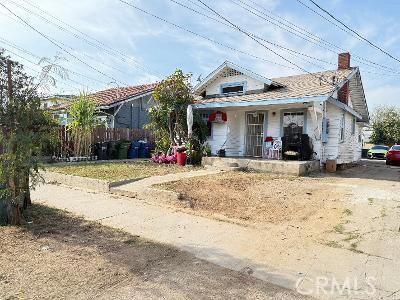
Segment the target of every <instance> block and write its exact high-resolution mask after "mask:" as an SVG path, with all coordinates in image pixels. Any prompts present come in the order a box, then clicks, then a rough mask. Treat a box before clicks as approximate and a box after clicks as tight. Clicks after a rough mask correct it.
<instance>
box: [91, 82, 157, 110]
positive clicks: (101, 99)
mask: <svg viewBox="0 0 400 300" xmlns="http://www.w3.org/2000/svg"><path fill="white" fill-rule="evenodd" d="M157 85H158V83H150V84H142V85H137V86H128V87H118V88H111V89H108V90H104V91H99V92H96V93H93V94H91V95H90V96H91V97H92V99H93V100H94V101H96V103H97V104H98V105H99V106H113V105H115V104H118V103H119V102H122V101H124V100H127V99H129V98H133V97H138V96H140V95H143V94H147V93H149V92H152V91H153V90H154V89H155V88H156V87H157Z"/></svg>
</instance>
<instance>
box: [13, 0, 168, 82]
mask: <svg viewBox="0 0 400 300" xmlns="http://www.w3.org/2000/svg"><path fill="white" fill-rule="evenodd" d="M8 1H9V2H13V3H15V2H14V1H12V0H8ZM21 1H23V2H25V3H27V4H28V5H30V6H32V7H34V8H35V9H37V10H38V11H40V12H41V13H42V14H39V13H36V12H32V11H30V13H33V14H35V15H36V16H38V17H39V18H41V19H43V20H45V22H47V23H48V24H52V25H54V26H56V27H57V28H59V29H60V30H62V31H65V32H68V33H70V34H71V35H73V36H74V37H75V38H77V39H80V40H83V41H84V42H85V43H87V44H89V45H91V46H92V47H95V48H97V49H100V50H103V51H105V52H106V53H108V54H110V55H113V57H115V54H117V56H118V57H119V58H120V59H121V60H122V61H123V62H125V63H126V62H128V61H129V60H130V61H132V62H133V63H134V64H135V66H136V68H140V69H141V70H143V71H145V72H149V73H151V74H152V75H156V76H157V77H163V75H162V74H160V73H159V72H156V71H152V69H151V68H150V67H149V66H146V65H144V64H142V63H140V62H138V61H137V60H135V59H133V58H132V57H130V56H128V55H127V54H125V53H123V52H121V51H119V50H117V49H114V48H111V47H110V46H108V45H106V44H105V43H103V42H101V41H100V40H98V39H96V38H93V37H91V36H90V35H88V34H86V33H84V32H83V31H81V30H79V29H78V28H76V27H74V26H72V25H70V24H68V23H66V22H64V21H63V20H61V19H60V18H58V17H56V16H54V15H52V14H50V13H49V12H47V11H45V10H43V9H42V8H40V7H39V6H37V5H35V4H33V3H31V2H30V1H27V0H21ZM15 4H16V3H15ZM16 5H18V6H19V7H21V8H23V9H24V10H28V8H26V7H24V6H22V5H21V4H16ZM43 14H44V15H46V16H48V17H50V18H52V19H54V20H56V21H58V22H59V23H61V24H63V25H65V26H66V27H68V28H71V29H72V30H74V31H76V32H78V33H79V34H80V35H78V34H76V33H75V32H73V31H72V30H70V29H68V28H65V27H63V26H61V25H59V24H57V23H55V22H53V21H51V20H49V19H48V18H46V17H44V16H43ZM89 39H90V40H89ZM93 41H94V42H93ZM119 71H120V70H119ZM120 72H121V71H120ZM124 73H126V72H124Z"/></svg>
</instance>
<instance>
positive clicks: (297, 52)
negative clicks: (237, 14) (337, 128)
mask: <svg viewBox="0 0 400 300" xmlns="http://www.w3.org/2000/svg"><path fill="white" fill-rule="evenodd" d="M169 1H171V2H173V3H175V4H177V5H179V6H181V7H183V8H186V9H188V10H190V11H192V12H194V13H196V14H199V15H201V16H203V17H205V18H208V19H210V20H213V21H215V22H218V23H220V24H222V25H225V26H227V27H229V28H235V27H233V26H232V25H230V24H229V23H226V22H223V21H221V20H219V19H216V18H214V17H211V16H209V15H207V14H205V13H202V12H200V11H198V10H196V9H193V8H192V7H189V6H186V5H184V4H182V3H180V2H178V1H176V0H169ZM189 1H190V0H189ZM190 2H191V3H193V2H192V1H190ZM193 4H194V3H193ZM250 34H251V35H252V36H254V37H255V38H257V39H259V40H262V41H263V42H266V43H268V44H270V45H273V46H275V47H277V48H280V49H283V50H285V51H287V52H291V53H294V54H292V55H293V56H296V57H299V56H298V55H301V56H304V57H307V58H310V59H314V60H316V61H320V62H323V63H326V64H330V65H332V64H333V63H332V62H329V61H326V60H322V59H319V58H317V57H314V56H311V55H308V54H305V53H302V52H299V51H296V50H293V49H290V48H288V47H285V46H282V45H280V44H278V43H276V42H271V41H268V40H266V39H264V38H262V37H260V36H258V35H256V34H254V33H250ZM295 54H297V55H295ZM303 60H305V59H304V58H303ZM305 61H306V62H308V63H310V64H312V65H314V66H316V67H319V68H322V67H321V66H319V65H317V64H315V63H312V62H310V61H308V60H305Z"/></svg>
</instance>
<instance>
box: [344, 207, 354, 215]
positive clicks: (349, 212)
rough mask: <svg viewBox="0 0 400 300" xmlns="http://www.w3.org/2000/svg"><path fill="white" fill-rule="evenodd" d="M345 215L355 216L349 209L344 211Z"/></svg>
mask: <svg viewBox="0 0 400 300" xmlns="http://www.w3.org/2000/svg"><path fill="white" fill-rule="evenodd" d="M343 213H344V214H345V215H346V216H351V215H352V214H353V212H352V211H351V209H348V208H346V209H344V210H343Z"/></svg>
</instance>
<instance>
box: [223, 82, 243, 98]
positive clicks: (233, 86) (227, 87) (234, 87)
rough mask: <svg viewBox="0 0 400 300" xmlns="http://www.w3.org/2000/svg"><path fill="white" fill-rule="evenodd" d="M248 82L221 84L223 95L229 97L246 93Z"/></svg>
mask: <svg viewBox="0 0 400 300" xmlns="http://www.w3.org/2000/svg"><path fill="white" fill-rule="evenodd" d="M245 85H246V82H236V83H224V84H221V94H222V95H229V94H238V93H244V92H245Z"/></svg>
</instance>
